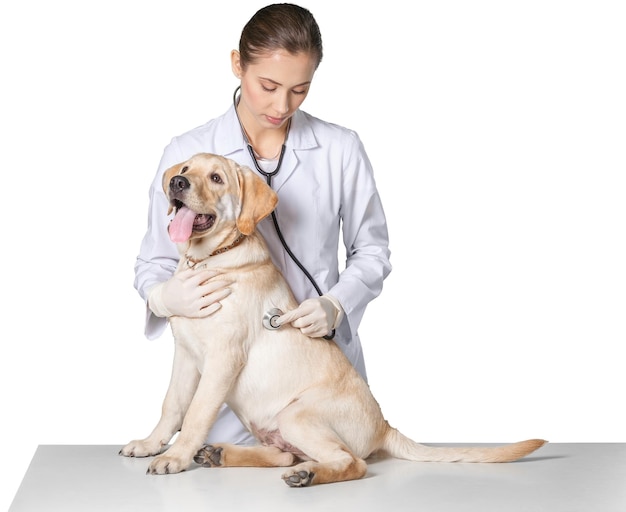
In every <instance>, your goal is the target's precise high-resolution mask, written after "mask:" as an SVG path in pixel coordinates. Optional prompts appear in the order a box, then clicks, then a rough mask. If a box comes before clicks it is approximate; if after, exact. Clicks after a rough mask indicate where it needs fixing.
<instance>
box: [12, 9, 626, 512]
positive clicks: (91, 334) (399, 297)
mask: <svg viewBox="0 0 626 512" xmlns="http://www.w3.org/2000/svg"><path fill="white" fill-rule="evenodd" d="M216 5H217V3H216V2H211V1H209V0H205V1H199V0H196V1H193V0H177V1H176V2H173V1H172V2H163V1H153V2H147V1H145V2H138V1H129V0H125V1H118V0H108V1H106V2H95V1H94V2H79V1H74V2H72V1H67V0H65V1H64V0H59V1H56V2H45V1H36V0H35V1H30V2H28V1H26V2H3V3H2V7H1V8H0V48H1V54H0V55H1V69H2V77H3V78H2V79H0V91H1V95H0V102H1V104H0V106H1V114H0V129H1V139H0V140H1V146H0V152H1V156H2V158H1V159H0V164H1V169H2V175H1V179H2V188H1V189H0V190H1V191H2V193H1V197H2V203H3V210H4V212H5V214H4V215H5V221H4V223H3V228H2V235H3V236H2V239H3V242H2V247H3V249H2V251H1V257H2V269H3V273H4V277H3V278H2V279H1V280H0V283H1V285H0V290H1V293H2V297H3V301H2V306H1V311H2V318H3V320H4V322H3V334H2V343H1V345H0V347H1V352H0V354H1V355H0V365H1V368H0V378H1V379H2V382H1V387H0V390H1V391H0V392H1V393H2V402H1V404H2V417H3V420H2V422H1V425H2V427H1V428H2V431H1V434H2V441H3V453H2V455H3V456H2V465H3V469H4V471H3V473H4V477H3V480H2V485H1V486H0V487H1V488H2V491H0V494H1V498H2V501H1V502H0V505H5V506H7V507H8V505H9V503H10V501H11V499H12V497H13V495H14V494H15V491H16V490H17V487H18V485H19V482H20V481H21V478H22V476H23V474H24V472H25V471H26V469H27V466H28V463H29V461H30V459H31V457H32V455H33V453H34V451H35V449H36V447H37V445H38V444H49V443H51V444H113V445H119V446H122V445H123V444H124V443H126V442H127V441H129V440H130V439H131V438H135V437H138V436H144V435H147V434H148V433H149V431H150V430H151V429H152V427H153V425H154V424H155V422H156V420H157V419H158V415H159V411H160V404H161V400H162V398H163V395H164V392H165V389H166V387H167V383H168V380H169V372H170V363H171V357H172V352H173V344H172V341H171V336H170V335H169V334H168V335H165V336H163V337H162V338H161V339H159V340H157V341H152V342H149V341H148V340H146V339H145V338H144V337H143V318H144V317H143V315H144V304H143V302H142V301H141V299H140V298H139V296H138V294H137V293H136V291H135V290H134V288H133V284H132V283H133V278H134V274H133V265H134V262H135V257H136V255H137V253H138V249H139V243H140V240H141V237H142V236H143V232H144V229H145V226H146V219H147V211H146V210H147V199H148V195H147V193H148V186H149V184H150V182H151V180H152V178H153V175H154V173H155V172H156V168H157V164H158V161H159V159H160V156H161V152H162V150H163V147H164V146H165V145H166V144H167V143H168V142H169V140H170V138H171V137H172V136H174V135H177V134H179V133H181V132H183V131H186V130H188V129H190V128H193V127H195V126H197V125H199V124H202V123H204V122H205V121H207V120H208V119H210V118H212V117H215V116H217V115H220V114H221V113H222V112H224V111H225V110H226V109H227V108H228V106H229V103H230V99H231V95H232V91H233V89H234V88H235V86H236V85H237V82H236V80H235V78H234V77H233V76H232V74H231V72H230V62H229V52H230V50H231V49H232V48H235V47H236V46H237V44H238V39H239V34H240V31H241V28H242V27H243V25H244V24H245V22H246V21H247V20H248V19H249V17H250V16H251V15H252V14H253V13H254V12H255V11H256V10H257V9H258V8H260V7H262V6H263V5H265V2H260V1H244V0H238V1H237V2H219V7H216ZM302 5H305V6H307V7H309V8H310V9H311V10H312V11H313V13H314V15H315V16H316V18H317V20H318V22H319V24H320V26H321V29H322V35H323V38H324V44H325V56H324V60H323V62H322V64H321V67H320V68H319V71H318V73H317V75H316V78H315V81H314V84H313V88H312V90H311V92H310V95H309V97H308V98H307V100H306V102H305V103H304V106H303V108H304V109H305V110H307V111H308V112H310V113H312V114H314V115H316V116H318V117H321V118H323V119H326V120H328V121H332V122H335V123H338V124H342V125H344V126H348V127H350V128H354V129H355V130H356V131H357V132H358V133H359V135H360V136H361V138H362V139H363V141H364V143H365V146H366V148H367V150H368V153H369V155H370V158H371V160H372V163H373V165H374V168H375V173H376V177H377V182H378V185H379V188H380V193H381V195H382V199H383V202H384V205H385V209H386V213H387V217H388V224H389V230H390V236H391V250H392V263H393V265H394V270H393V272H392V273H391V275H390V276H389V278H388V280H387V281H386V286H385V289H384V291H383V294H382V295H381V296H380V297H379V298H378V299H376V300H375V301H374V302H373V303H372V304H371V306H370V308H369V310H368V313H367V314H366V318H365V320H364V322H363V324H362V328H361V337H362V341H363V345H364V349H365V354H366V361H367V365H368V371H369V378H370V384H371V387H372V389H373V391H374V394H375V395H376V397H377V398H378V400H379V402H380V403H381V406H382V408H383V411H384V412H385V415H386V417H387V418H388V419H389V421H390V423H391V424H392V425H393V426H396V427H398V428H400V429H401V430H402V431H403V432H405V433H406V434H408V435H410V436H411V437H413V438H415V439H416V440H418V441H422V442H509V441H517V440H520V439H524V438H528V437H542V438H546V439H548V440H550V441H552V442H626V433H625V432H626V429H625V426H626V420H625V419H624V387H625V384H626V377H625V371H624V357H623V348H624V342H625V341H626V324H625V315H624V313H625V306H626V265H625V263H626V236H625V235H626V233H625V228H626V200H625V197H626V156H625V141H626V94H625V93H624V91H626V66H625V63H626V60H625V48H626V31H624V27H625V26H626V16H625V11H626V9H625V8H624V6H623V5H624V4H623V3H622V2H619V1H615V2H609V1H602V0H593V1H571V0H570V1H551V0H541V1H529V0H526V1H523V2H522V1H519V2H516V1H508V2H502V1H496V0H494V1H487V0H478V1H472V2H467V1H461V0H459V1H431V2H413V3H409V2H405V1H404V0H402V1H400V0H388V1H386V2H383V3H381V4H376V5H377V7H376V8H373V7H367V5H368V4H366V3H365V4H364V3H363V2H360V1H342V2H339V1H332V2H323V1H316V0H308V1H307V2H304V3H303V4H302ZM372 5H374V4H372ZM409 5H411V6H412V7H411V9H410V10H409V8H408V6H409ZM85 470H86V471H89V463H88V461H86V467H85Z"/></svg>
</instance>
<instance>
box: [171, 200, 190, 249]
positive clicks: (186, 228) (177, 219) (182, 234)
mask: <svg viewBox="0 0 626 512" xmlns="http://www.w3.org/2000/svg"><path fill="white" fill-rule="evenodd" d="M195 218H196V212H193V211H191V210H190V209H189V208H187V207H186V206H182V207H181V208H180V209H179V210H178V211H177V212H176V215H175V216H174V218H173V219H172V222H170V226H169V228H168V231H169V234H170V239H171V240H172V242H175V243H180V242H186V241H187V240H189V237H190V236H191V232H192V231H193V221H194V219H195Z"/></svg>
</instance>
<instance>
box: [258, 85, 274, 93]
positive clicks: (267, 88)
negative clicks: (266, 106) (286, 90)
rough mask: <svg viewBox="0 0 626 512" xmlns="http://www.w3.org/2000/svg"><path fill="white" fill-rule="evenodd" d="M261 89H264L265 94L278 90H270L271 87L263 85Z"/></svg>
mask: <svg viewBox="0 0 626 512" xmlns="http://www.w3.org/2000/svg"><path fill="white" fill-rule="evenodd" d="M261 87H262V88H263V90H264V91H265V92H274V91H275V90H276V88H274V89H270V88H269V87H265V86H264V85H262V86H261Z"/></svg>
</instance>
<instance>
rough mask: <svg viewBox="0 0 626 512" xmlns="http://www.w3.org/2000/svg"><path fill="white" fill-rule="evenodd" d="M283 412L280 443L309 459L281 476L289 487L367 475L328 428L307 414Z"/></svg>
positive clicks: (353, 478)
mask: <svg viewBox="0 0 626 512" xmlns="http://www.w3.org/2000/svg"><path fill="white" fill-rule="evenodd" d="M286 412H287V411H283V413H282V414H281V418H280V421H279V428H280V432H281V434H282V436H283V438H284V440H285V441H287V442H288V443H289V444H291V445H293V446H294V447H296V448H297V449H298V450H299V451H302V452H303V453H304V454H305V455H306V458H308V459H311V460H308V461H306V462H302V463H300V464H297V465H296V466H293V467H292V468H290V469H289V471H286V472H285V473H284V474H283V476H282V478H283V480H284V481H285V483H286V484H287V485H288V486H289V487H305V486H309V485H314V484H315V485H317V484H326V483H331V482H341V481H345V480H357V479H359V478H362V477H363V476H364V475H365V473H367V463H366V462H365V461H364V460H363V459H361V458H360V457H357V456H355V455H354V454H353V453H352V452H351V451H350V450H349V449H348V447H347V446H346V445H345V444H344V443H343V441H342V440H341V439H340V438H339V437H338V436H337V434H336V433H335V431H334V430H333V429H332V428H331V427H329V426H328V424H325V423H323V422H321V421H317V420H316V418H315V416H313V415H312V414H311V412H310V411H308V412H307V411H297V410H292V411H290V412H289V413H288V414H285V413H286Z"/></svg>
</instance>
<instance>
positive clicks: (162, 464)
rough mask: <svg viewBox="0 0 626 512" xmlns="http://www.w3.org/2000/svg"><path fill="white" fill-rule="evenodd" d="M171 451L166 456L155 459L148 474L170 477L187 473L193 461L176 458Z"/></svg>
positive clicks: (149, 467)
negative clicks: (174, 474) (173, 474)
mask: <svg viewBox="0 0 626 512" xmlns="http://www.w3.org/2000/svg"><path fill="white" fill-rule="evenodd" d="M170 451H171V448H170V450H168V451H167V452H165V453H164V454H162V455H159V456H158V457H155V458H154V460H153V461H152V462H151V463H150V466H148V471H146V473H147V474H150V475H169V474H172V473H180V472H181V471H185V470H186V469H187V468H188V467H189V466H190V465H191V460H187V459H186V458H184V457H178V456H175V455H173V454H171V453H170Z"/></svg>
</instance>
